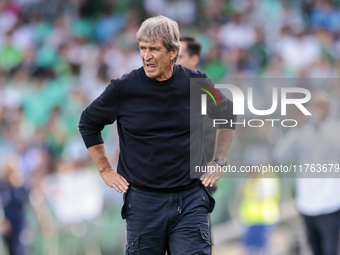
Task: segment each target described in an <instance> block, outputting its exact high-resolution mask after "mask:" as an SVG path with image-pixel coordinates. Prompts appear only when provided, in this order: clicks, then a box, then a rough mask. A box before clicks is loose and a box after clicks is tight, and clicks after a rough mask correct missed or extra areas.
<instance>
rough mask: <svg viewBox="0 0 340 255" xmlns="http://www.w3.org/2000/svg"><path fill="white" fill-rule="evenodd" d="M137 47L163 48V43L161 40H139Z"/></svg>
mask: <svg viewBox="0 0 340 255" xmlns="http://www.w3.org/2000/svg"><path fill="white" fill-rule="evenodd" d="M139 45H148V46H151V45H154V46H161V45H162V46H164V41H163V39H162V38H156V39H150V40H141V41H140V42H139Z"/></svg>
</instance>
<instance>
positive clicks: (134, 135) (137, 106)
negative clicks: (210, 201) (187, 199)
mask: <svg viewBox="0 0 340 255" xmlns="http://www.w3.org/2000/svg"><path fill="white" fill-rule="evenodd" d="M190 78H207V76H206V74H205V73H204V72H201V71H194V70H191V69H189V68H186V67H183V66H181V65H174V72H173V75H172V77H171V78H169V79H168V80H166V81H161V82H160V81H157V80H155V79H152V78H149V77H147V76H146V74H145V72H144V69H143V67H141V68H139V69H137V70H133V71H132V72H131V73H129V74H125V75H123V76H122V77H121V78H120V79H115V80H111V83H110V84H109V85H108V86H107V88H106V89H105V91H104V92H103V93H102V94H101V95H100V96H99V97H98V98H97V99H95V100H94V101H93V102H92V103H91V104H90V105H89V106H88V107H87V108H86V109H85V110H84V111H83V113H82V115H81V119H80V123H79V130H80V133H81V135H82V137H83V139H84V142H85V145H86V147H87V148H89V147H91V146H94V145H97V144H102V143H104V141H103V139H102V136H101V130H103V128H104V127H105V125H108V124H112V123H113V122H114V121H116V120H117V127H118V134H119V143H120V155H119V162H118V169H117V171H118V173H119V174H121V175H122V176H123V177H124V178H126V180H127V181H128V182H129V183H130V185H134V186H138V187H144V188H149V189H157V190H161V191H176V190H183V189H186V188H190V187H192V186H193V185H195V184H196V183H197V182H198V179H190V173H189V168H190V149H192V150H194V152H193V151H191V153H192V155H194V157H193V158H195V159H194V160H195V161H196V165H200V164H206V160H205V157H204V156H203V147H202V141H201V137H202V128H201V121H200V119H201V116H200V104H198V106H195V108H197V110H196V111H195V114H192V113H191V115H192V116H191V118H195V119H196V120H195V123H194V124H192V126H195V127H196V128H195V130H194V131H190V106H191V107H192V108H193V106H192V102H191V104H190ZM194 91H195V93H196V94H197V96H198V97H200V95H201V94H202V93H204V92H203V91H202V90H199V89H197V88H195V90H194ZM219 94H220V96H221V98H222V102H223V105H224V107H223V108H222V110H221V109H220V110H219V111H215V115H214V114H213V113H212V112H213V110H210V109H215V108H213V107H216V106H215V104H214V103H213V102H212V100H209V99H208V114H209V116H210V117H211V118H216V119H217V118H219V119H222V118H223V119H233V121H235V120H236V119H235V116H233V115H232V102H231V101H230V100H229V99H227V98H226V97H224V96H223V95H222V94H221V93H220V92H219ZM192 110H193V109H192ZM218 128H219V127H218ZM220 128H222V126H220ZM223 128H230V127H228V126H227V127H225V126H224V127H223ZM190 132H191V137H190ZM190 140H191V143H190ZM193 158H192V159H193ZM192 164H193V162H192V163H191V165H192Z"/></svg>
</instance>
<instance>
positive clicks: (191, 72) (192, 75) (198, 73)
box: [177, 65, 208, 78]
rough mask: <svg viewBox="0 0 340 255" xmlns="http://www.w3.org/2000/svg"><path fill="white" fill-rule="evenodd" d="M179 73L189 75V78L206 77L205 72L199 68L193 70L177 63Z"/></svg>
mask: <svg viewBox="0 0 340 255" xmlns="http://www.w3.org/2000/svg"><path fill="white" fill-rule="evenodd" d="M177 67H178V70H179V73H180V74H182V75H185V76H189V77H190V78H207V77H208V76H207V74H206V73H205V72H203V71H200V70H193V69H190V68H188V67H186V66H182V65H177Z"/></svg>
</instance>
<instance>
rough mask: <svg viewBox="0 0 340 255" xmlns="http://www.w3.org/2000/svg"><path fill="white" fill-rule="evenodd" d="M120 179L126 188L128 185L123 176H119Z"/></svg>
mask: <svg viewBox="0 0 340 255" xmlns="http://www.w3.org/2000/svg"><path fill="white" fill-rule="evenodd" d="M120 179H121V180H122V181H123V182H124V185H126V186H129V185H130V184H129V183H128V182H127V180H126V179H125V178H124V177H123V176H120Z"/></svg>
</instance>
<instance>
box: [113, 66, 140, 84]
mask: <svg viewBox="0 0 340 255" xmlns="http://www.w3.org/2000/svg"><path fill="white" fill-rule="evenodd" d="M142 68H143V67H140V68H138V69H134V70H132V71H131V72H130V73H126V74H124V75H123V76H122V77H120V78H117V79H112V80H111V83H126V82H131V81H136V79H141V74H142Z"/></svg>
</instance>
